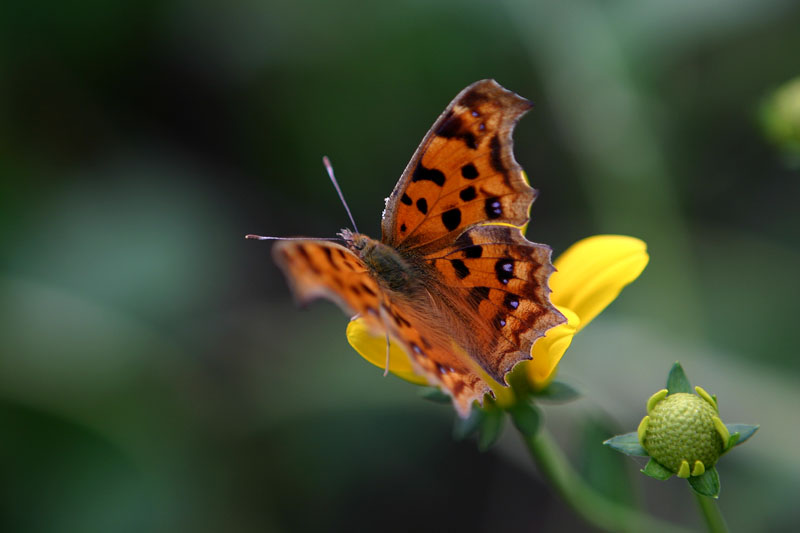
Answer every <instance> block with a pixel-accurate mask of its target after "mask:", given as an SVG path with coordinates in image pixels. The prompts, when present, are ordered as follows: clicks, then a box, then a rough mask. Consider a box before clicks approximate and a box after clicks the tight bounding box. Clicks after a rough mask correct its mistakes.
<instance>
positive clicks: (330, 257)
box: [322, 246, 336, 267]
mask: <svg viewBox="0 0 800 533" xmlns="http://www.w3.org/2000/svg"><path fill="white" fill-rule="evenodd" d="M322 251H323V252H325V257H326V258H327V259H328V263H330V264H331V266H334V267H335V266H336V263H334V262H333V252H332V251H331V249H330V248H328V247H327V246H323V248H322Z"/></svg>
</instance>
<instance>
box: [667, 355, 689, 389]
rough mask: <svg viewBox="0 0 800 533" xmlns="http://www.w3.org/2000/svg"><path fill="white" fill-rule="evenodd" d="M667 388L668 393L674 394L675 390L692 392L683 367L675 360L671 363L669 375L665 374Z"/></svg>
mask: <svg viewBox="0 0 800 533" xmlns="http://www.w3.org/2000/svg"><path fill="white" fill-rule="evenodd" d="M667 390H668V391H669V393H670V394H675V393H676V392H688V393H691V392H693V391H692V384H691V383H689V378H687V377H686V373H684V371H683V367H682V366H681V364H680V363H679V362H677V361H675V364H674V365H672V370H670V371H669V376H667Z"/></svg>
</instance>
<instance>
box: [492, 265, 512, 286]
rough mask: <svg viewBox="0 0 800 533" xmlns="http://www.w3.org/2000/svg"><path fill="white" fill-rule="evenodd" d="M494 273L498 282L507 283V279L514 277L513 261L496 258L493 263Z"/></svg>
mask: <svg viewBox="0 0 800 533" xmlns="http://www.w3.org/2000/svg"><path fill="white" fill-rule="evenodd" d="M494 273H495V275H496V276H497V280H498V281H499V282H500V283H502V284H503V285H508V281H509V280H510V279H512V278H513V277H514V261H512V260H511V259H498V260H497V262H496V263H495V264H494Z"/></svg>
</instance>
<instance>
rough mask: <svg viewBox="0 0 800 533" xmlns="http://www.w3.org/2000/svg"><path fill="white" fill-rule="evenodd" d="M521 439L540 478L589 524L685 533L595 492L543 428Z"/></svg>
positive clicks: (622, 529) (674, 526) (609, 529)
mask: <svg viewBox="0 0 800 533" xmlns="http://www.w3.org/2000/svg"><path fill="white" fill-rule="evenodd" d="M523 438H524V439H525V444H527V446H528V450H529V451H530V453H531V456H533V459H534V461H536V464H537V465H538V467H539V469H540V470H541V473H542V475H544V477H545V478H547V480H548V481H549V482H550V484H551V486H552V487H553V488H554V489H555V490H556V491H557V492H558V493H559V495H560V496H561V498H563V500H564V501H565V502H566V503H567V505H569V506H570V507H571V508H572V509H573V510H574V511H575V512H577V513H578V514H580V515H581V516H582V517H583V518H584V519H585V520H586V521H587V522H589V523H590V524H592V525H594V526H596V527H599V528H601V529H604V530H606V531H631V532H638V531H664V532H669V531H673V532H678V531H686V530H685V529H683V528H681V527H679V526H676V525H674V524H670V523H668V522H663V521H661V520H659V519H657V518H654V517H652V516H650V515H647V514H644V513H641V512H639V511H637V510H635V509H632V508H630V507H628V506H625V505H620V504H619V503H617V502H614V501H611V500H609V499H608V498H606V497H605V496H603V495H602V494H600V493H598V492H597V491H596V490H594V489H593V488H592V487H591V486H590V485H588V484H587V483H586V482H585V481H584V480H583V479H582V478H581V477H580V476H579V475H578V473H577V472H575V470H573V469H572V467H571V466H570V465H569V462H568V461H567V458H566V457H565V456H564V454H563V453H562V452H561V449H560V448H559V447H558V445H557V444H556V443H555V441H554V440H553V438H552V436H551V435H550V434H549V433H548V432H547V431H546V430H545V429H544V428H540V429H539V431H538V432H537V433H536V434H535V435H533V436H523Z"/></svg>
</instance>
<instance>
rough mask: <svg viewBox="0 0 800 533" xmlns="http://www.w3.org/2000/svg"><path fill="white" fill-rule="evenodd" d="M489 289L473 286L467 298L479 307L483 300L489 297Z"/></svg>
mask: <svg viewBox="0 0 800 533" xmlns="http://www.w3.org/2000/svg"><path fill="white" fill-rule="evenodd" d="M489 291H490V289H489V287H472V288H471V289H470V290H469V296H467V299H468V300H469V302H470V303H471V304H472V305H473V306H474V307H478V305H480V303H481V302H482V301H484V300H488V299H489Z"/></svg>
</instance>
